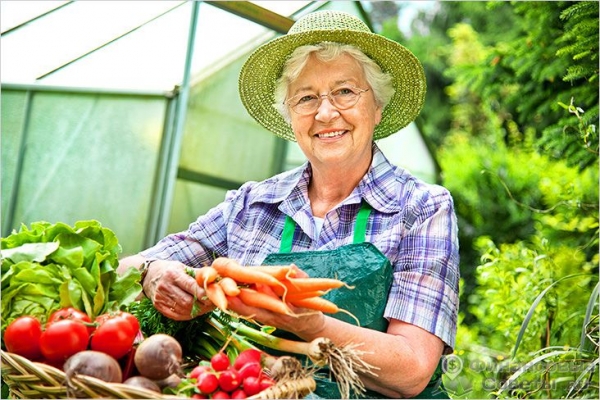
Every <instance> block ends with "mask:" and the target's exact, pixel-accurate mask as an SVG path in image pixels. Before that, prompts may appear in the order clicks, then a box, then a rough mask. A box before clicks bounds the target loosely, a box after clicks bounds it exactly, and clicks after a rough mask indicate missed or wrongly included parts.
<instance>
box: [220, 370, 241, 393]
mask: <svg viewBox="0 0 600 400" xmlns="http://www.w3.org/2000/svg"><path fill="white" fill-rule="evenodd" d="M240 383H241V381H240V378H239V377H238V372H237V371H236V370H235V369H228V370H226V371H223V372H221V374H219V387H220V388H221V389H223V390H224V391H226V392H233V391H234V390H235V389H237V388H238V387H239V386H240Z"/></svg>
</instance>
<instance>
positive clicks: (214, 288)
mask: <svg viewBox="0 0 600 400" xmlns="http://www.w3.org/2000/svg"><path fill="white" fill-rule="evenodd" d="M206 297H208V299H209V300H210V301H211V302H212V303H213V304H214V305H215V307H217V308H218V309H220V310H222V311H225V310H227V297H225V293H224V292H223V289H222V288H221V286H220V285H219V284H218V283H216V282H213V283H210V284H208V285H207V286H206Z"/></svg>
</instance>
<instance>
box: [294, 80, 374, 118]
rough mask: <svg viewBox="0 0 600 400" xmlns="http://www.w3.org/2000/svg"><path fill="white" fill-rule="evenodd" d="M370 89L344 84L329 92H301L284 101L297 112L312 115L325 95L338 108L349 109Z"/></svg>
mask: <svg viewBox="0 0 600 400" xmlns="http://www.w3.org/2000/svg"><path fill="white" fill-rule="evenodd" d="M368 90H369V89H360V88H357V87H354V86H342V87H339V88H335V89H333V90H332V91H330V92H329V93H327V94H321V95H318V94H304V93H302V94H299V95H297V96H294V97H292V98H290V99H288V100H286V101H285V102H284V104H287V106H288V107H290V108H291V109H292V110H293V111H294V112H295V113H296V114H300V115H310V114H312V113H314V112H315V111H317V109H318V108H319V106H321V102H322V101H323V97H327V99H329V102H330V103H331V104H332V105H333V106H334V107H335V108H337V109H338V110H347V109H349V108H350V107H353V106H354V105H355V104H356V103H357V102H358V99H359V98H360V95H361V94H363V93H364V92H367V91H368Z"/></svg>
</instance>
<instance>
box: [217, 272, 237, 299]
mask: <svg viewBox="0 0 600 400" xmlns="http://www.w3.org/2000/svg"><path fill="white" fill-rule="evenodd" d="M219 285H220V286H221V289H223V292H224V293H225V295H227V296H231V297H235V296H237V295H238V294H240V288H239V287H238V285H237V282H236V281H234V280H233V279H232V278H230V277H228V276H226V277H224V278H221V280H220V281H219Z"/></svg>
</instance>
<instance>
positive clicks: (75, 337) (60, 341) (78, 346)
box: [40, 319, 90, 363]
mask: <svg viewBox="0 0 600 400" xmlns="http://www.w3.org/2000/svg"><path fill="white" fill-rule="evenodd" d="M89 339H90V335H89V333H88V330H87V327H86V326H85V325H84V324H83V322H81V321H78V320H74V319H62V320H59V321H56V322H52V323H50V324H47V325H46V330H45V331H43V332H42V334H41V336H40V348H41V350H42V354H43V355H44V357H45V358H46V359H47V360H48V361H49V362H51V363H53V362H60V361H65V360H66V359H67V358H69V357H71V356H72V355H73V354H75V353H78V352H80V351H83V350H86V349H87V346H88V342H89Z"/></svg>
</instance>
